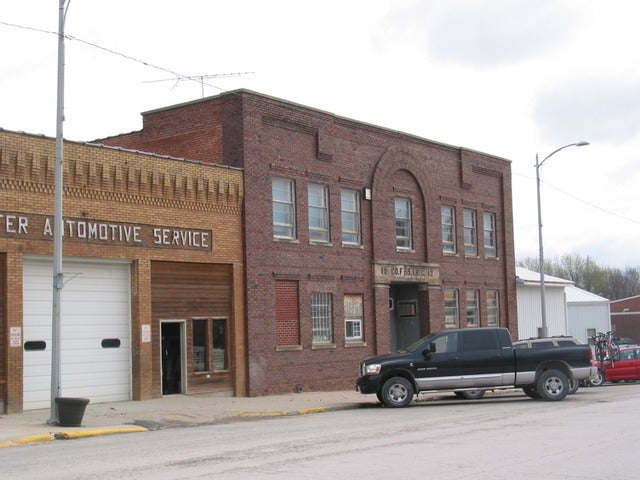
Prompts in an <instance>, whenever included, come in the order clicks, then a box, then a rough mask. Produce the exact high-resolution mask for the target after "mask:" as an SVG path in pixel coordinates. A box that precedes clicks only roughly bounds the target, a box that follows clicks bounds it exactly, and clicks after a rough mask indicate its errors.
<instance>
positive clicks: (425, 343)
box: [398, 334, 434, 353]
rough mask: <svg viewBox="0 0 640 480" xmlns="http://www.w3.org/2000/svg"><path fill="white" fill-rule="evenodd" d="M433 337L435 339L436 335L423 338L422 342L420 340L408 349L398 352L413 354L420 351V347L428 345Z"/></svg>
mask: <svg viewBox="0 0 640 480" xmlns="http://www.w3.org/2000/svg"><path fill="white" fill-rule="evenodd" d="M433 337H434V334H431V335H427V336H426V337H422V338H421V339H420V340H418V341H417V342H413V343H412V344H411V345H409V346H408V347H406V348H404V349H402V350H398V352H399V353H413V352H415V351H416V350H418V349H419V348H420V347H422V346H423V345H428V344H429V342H430V341H431V339H432V338H433Z"/></svg>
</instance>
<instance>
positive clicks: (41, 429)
mask: <svg viewBox="0 0 640 480" xmlns="http://www.w3.org/2000/svg"><path fill="white" fill-rule="evenodd" d="M376 405H378V403H377V400H376V397H375V395H361V394H359V393H357V392H355V391H351V390H349V391H338V392H307V393H292V394H287V395H271V396H266V397H231V396H222V395H219V394H201V395H168V396H165V397H163V398H154V399H152V400H142V401H127V402H113V403H95V404H93V403H89V405H87V408H86V410H85V414H84V417H83V420H82V426H81V427H60V426H55V425H48V424H47V420H48V419H49V413H50V412H49V409H45V410H29V411H26V412H23V413H17V414H10V415H0V447H9V446H17V445H25V444H32V443H39V442H48V441H52V440H56V439H71V438H79V437H88V436H96V435H112V434H123V433H132V432H139V431H148V430H158V429H165V428H175V427H187V426H196V425H208V424H215V423H225V422H232V421H240V420H246V419H250V418H256V417H257V418H260V417H275V416H284V415H303V414H311V413H321V412H325V411H333V410H346V409H353V408H362V407H374V406H376Z"/></svg>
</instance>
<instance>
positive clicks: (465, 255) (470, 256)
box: [464, 253, 480, 260]
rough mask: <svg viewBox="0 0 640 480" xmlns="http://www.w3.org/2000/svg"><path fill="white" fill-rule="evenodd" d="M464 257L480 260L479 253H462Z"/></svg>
mask: <svg viewBox="0 0 640 480" xmlns="http://www.w3.org/2000/svg"><path fill="white" fill-rule="evenodd" d="M464 258H474V259H476V260H480V256H479V255H467V254H466V253H465V254H464Z"/></svg>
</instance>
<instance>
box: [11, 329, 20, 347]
mask: <svg viewBox="0 0 640 480" xmlns="http://www.w3.org/2000/svg"><path fill="white" fill-rule="evenodd" d="M9 346H11V347H21V346H22V328H21V327H11V328H9Z"/></svg>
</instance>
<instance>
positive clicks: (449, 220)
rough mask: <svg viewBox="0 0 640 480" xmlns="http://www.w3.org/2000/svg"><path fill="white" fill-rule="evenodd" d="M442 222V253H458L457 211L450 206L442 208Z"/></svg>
mask: <svg viewBox="0 0 640 480" xmlns="http://www.w3.org/2000/svg"><path fill="white" fill-rule="evenodd" d="M440 216H441V219H442V220H441V221H442V251H443V252H444V253H456V209H455V207H452V206H450V205H443V206H442V207H441V208H440Z"/></svg>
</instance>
